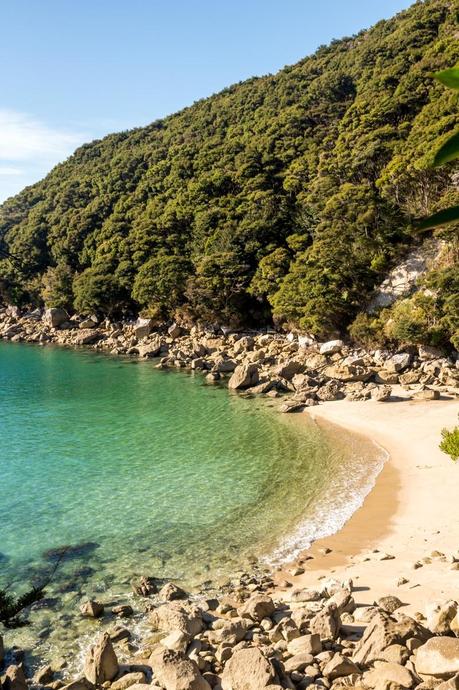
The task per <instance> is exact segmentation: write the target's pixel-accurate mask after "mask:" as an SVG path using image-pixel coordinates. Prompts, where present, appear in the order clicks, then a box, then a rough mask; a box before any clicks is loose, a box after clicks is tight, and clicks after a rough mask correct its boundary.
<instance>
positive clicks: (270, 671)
mask: <svg viewBox="0 0 459 690" xmlns="http://www.w3.org/2000/svg"><path fill="white" fill-rule="evenodd" d="M275 680H276V674H275V671H274V668H273V666H272V664H271V662H270V661H269V660H268V659H267V658H266V657H265V656H264V655H263V654H262V653H261V651H260V650H259V649H258V648H257V647H247V648H246V649H238V650H236V651H235V652H234V653H233V656H232V657H231V659H230V660H229V661H228V662H227V663H226V666H225V669H224V671H223V674H222V688H223V690H261V689H262V688H266V687H268V686H269V685H271V684H272V683H273V682H275Z"/></svg>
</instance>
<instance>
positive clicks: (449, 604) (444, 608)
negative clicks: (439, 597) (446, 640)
mask: <svg viewBox="0 0 459 690" xmlns="http://www.w3.org/2000/svg"><path fill="white" fill-rule="evenodd" d="M426 613H427V623H426V626H427V627H428V628H429V630H431V631H432V632H433V633H434V634H435V635H444V634H447V633H449V632H450V630H451V623H452V621H453V620H454V619H455V618H456V616H457V613H458V603H457V601H453V600H451V601H445V602H442V603H436V604H431V605H430V606H429V607H428V610H427V612H426Z"/></svg>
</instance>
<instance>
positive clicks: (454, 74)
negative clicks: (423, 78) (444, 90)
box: [433, 67, 459, 90]
mask: <svg viewBox="0 0 459 690" xmlns="http://www.w3.org/2000/svg"><path fill="white" fill-rule="evenodd" d="M433 76H434V77H435V79H437V80H438V81H439V82H440V83H441V84H444V85H445V86H447V87H448V88H449V89H456V90H459V68H458V67H451V69H444V70H442V71H441V72H436V73H435V74H434V75H433Z"/></svg>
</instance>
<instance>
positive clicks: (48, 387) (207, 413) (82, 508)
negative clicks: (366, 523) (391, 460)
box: [0, 343, 378, 624]
mask: <svg viewBox="0 0 459 690" xmlns="http://www.w3.org/2000/svg"><path fill="white" fill-rule="evenodd" d="M0 433H1V445H0V470H1V490H0V554H1V555H0V583H2V584H5V583H7V584H10V585H12V587H13V589H17V590H20V589H21V586H24V583H28V582H40V580H41V579H43V578H45V577H46V574H47V573H48V572H49V570H50V568H52V567H53V563H54V559H53V557H52V555H50V554H46V551H47V550H49V549H56V548H59V547H61V546H64V545H70V546H72V547H73V550H70V551H69V552H68V555H67V557H66V558H65V559H64V561H63V562H62V563H61V565H60V567H59V569H58V571H57V573H56V575H55V577H54V580H53V583H52V585H51V592H52V593H54V594H56V593H58V594H59V597H60V603H61V604H62V601H64V600H66V599H72V597H73V598H75V597H78V596H83V595H86V594H94V593H95V594H97V595H98V596H99V598H100V596H101V595H104V594H105V596H106V597H108V596H113V595H114V593H116V594H117V595H122V594H123V593H125V592H127V591H128V590H129V582H130V579H131V578H132V577H133V576H137V575H141V574H147V575H153V576H157V577H164V578H166V579H168V578H173V579H174V580H176V581H180V582H182V583H184V584H186V585H187V586H189V587H193V586H198V585H199V584H200V583H202V582H203V581H206V580H212V581H216V580H218V579H219V578H220V579H221V578H222V577H226V576H228V575H229V574H230V573H232V572H234V571H235V570H236V569H237V568H240V567H244V566H245V565H247V563H248V562H249V561H250V560H253V558H258V557H263V556H266V555H268V554H270V553H272V552H273V551H276V550H277V553H278V554H282V556H284V555H288V554H289V553H290V552H291V551H293V550H294V549H295V548H299V547H301V546H304V545H305V540H306V539H309V538H311V537H313V536H314V535H320V534H321V533H322V532H326V531H333V526H334V525H335V524H337V523H338V522H339V520H341V519H342V518H343V516H345V514H346V511H347V512H349V510H350V509H351V505H352V500H351V498H349V500H346V501H344V502H342V503H339V502H338V503H337V502H336V495H337V492H338V490H339V491H341V493H342V490H343V489H347V490H348V492H349V493H348V496H349V497H352V496H354V497H355V498H356V500H360V499H359V496H360V493H361V492H362V487H363V486H364V485H365V486H366V483H367V480H368V478H369V477H370V476H373V475H374V473H375V472H376V471H377V468H378V462H377V461H376V460H372V461H371V462H370V460H369V459H368V457H369V455H368V453H367V451H368V449H366V450H365V464H363V462H362V453H361V452H360V451H359V452H356V451H355V448H354V449H353V451H352V452H350V451H349V447H348V448H347V451H346V452H345V450H344V448H343V447H341V446H340V444H339V443H337V442H336V439H335V441H332V439H331V438H329V437H328V436H327V435H325V434H324V433H323V432H322V431H321V430H320V429H319V428H317V427H316V426H315V425H314V424H312V423H310V424H307V423H306V422H305V419H304V418H303V419H302V420H301V423H298V421H297V420H293V419H290V418H287V417H286V416H285V415H279V414H275V413H274V412H273V411H272V410H271V409H270V407H269V405H268V404H267V402H266V401H262V400H258V399H257V400H248V399H244V398H242V397H241V396H238V395H231V394H229V393H228V391H227V390H226V389H224V388H222V387H216V386H209V385H208V384H206V383H205V381H204V379H203V378H202V377H201V376H199V375H196V376H193V375H190V374H185V373H177V372H167V371H163V370H158V369H156V368H155V367H154V364H153V363H152V362H148V361H147V362H136V361H131V360H129V359H126V360H123V359H119V358H111V357H109V356H106V355H102V354H97V353H94V352H90V351H82V350H80V351H73V350H66V349H63V348H52V347H44V348H41V347H38V346H29V345H21V344H12V343H0ZM372 473H373V475H372ZM351 492H353V493H351ZM359 492H360V493H359ZM288 535H295V537H294V542H292V541H289V540H288V539H286V536H287V537H288ZM77 546H78V548H75V547H77ZM102 598H103V596H102ZM73 605H74V604H73ZM42 623H43V621H40V624H42Z"/></svg>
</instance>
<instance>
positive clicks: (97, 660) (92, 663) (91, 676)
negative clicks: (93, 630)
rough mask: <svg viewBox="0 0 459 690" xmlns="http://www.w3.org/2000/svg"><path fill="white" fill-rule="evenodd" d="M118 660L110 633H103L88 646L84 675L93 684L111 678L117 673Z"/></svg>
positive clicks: (99, 683) (98, 683)
mask: <svg viewBox="0 0 459 690" xmlns="http://www.w3.org/2000/svg"><path fill="white" fill-rule="evenodd" d="M118 668H119V667H118V660H117V658H116V654H115V650H114V649H113V644H112V641H111V640H110V635H109V634H108V633H104V634H103V635H102V636H101V637H100V638H99V640H98V641H97V642H96V643H95V644H94V645H93V646H92V647H91V648H90V650H89V652H88V653H87V655H86V659H85V662H84V675H85V677H86V678H87V680H88V681H89V682H90V683H92V684H93V685H101V684H102V683H105V681H107V680H110V681H111V680H113V679H114V678H115V677H116V675H117V674H118Z"/></svg>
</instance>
